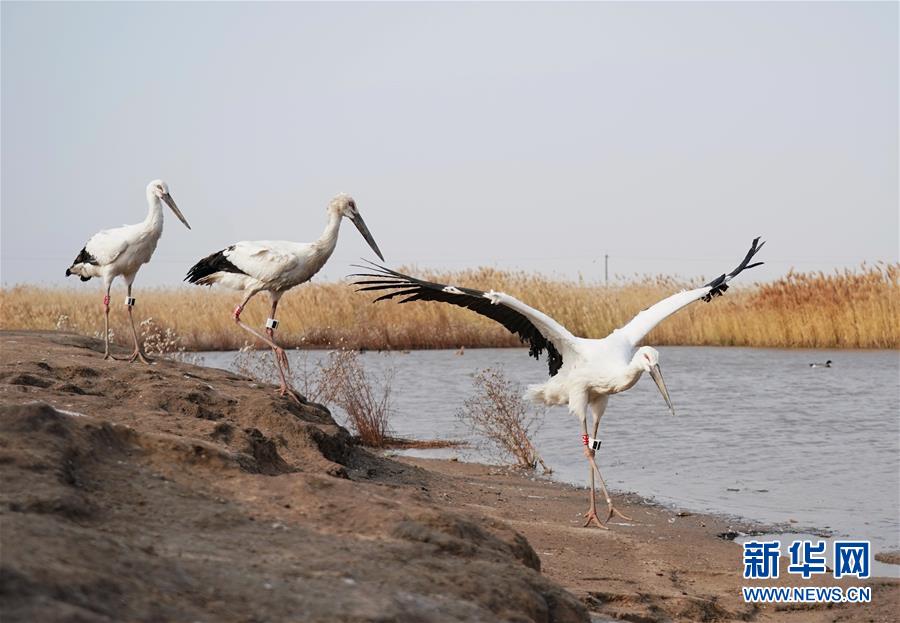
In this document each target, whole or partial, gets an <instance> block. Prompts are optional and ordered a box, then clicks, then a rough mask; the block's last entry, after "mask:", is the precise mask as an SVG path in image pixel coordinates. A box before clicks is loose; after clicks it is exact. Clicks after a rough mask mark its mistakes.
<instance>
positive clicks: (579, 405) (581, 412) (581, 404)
mask: <svg viewBox="0 0 900 623" xmlns="http://www.w3.org/2000/svg"><path fill="white" fill-rule="evenodd" d="M587 409H588V400H587V396H570V397H569V410H570V411H572V412H573V413H575V414H576V415H577V416H578V419H579V420H580V421H581V440H582V442H583V443H584V456H585V458H587V460H588V477H589V482H590V486H591V488H590V504H591V505H590V507H589V508H588V510H587V512H586V513H585V514H584V519H585V521H584V526H585V527H587V526H589V525H591V523H594V524H595V525H596V526H597V527H598V528H602V529H603V530H608V529H609V528H607V527H606V526H604V525H603V524H602V523H601V522H600V518H599V517H597V502H596V500H595V498H594V493H595V492H594V469H595V468H596V465H594V451H593V450H591V449H590V448H589V447H588V445H587V444H588V430H587ZM594 421H595V422H596V421H597V416H596V414H595V415H594ZM594 428H595V429H596V426H595V427H594Z"/></svg>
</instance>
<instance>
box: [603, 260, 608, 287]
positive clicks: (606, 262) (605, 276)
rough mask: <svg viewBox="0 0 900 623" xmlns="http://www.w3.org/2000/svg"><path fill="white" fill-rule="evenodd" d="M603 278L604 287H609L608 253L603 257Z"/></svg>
mask: <svg viewBox="0 0 900 623" xmlns="http://www.w3.org/2000/svg"><path fill="white" fill-rule="evenodd" d="M603 278H604V280H605V281H606V285H607V286H609V253H606V254H605V255H604V256H603Z"/></svg>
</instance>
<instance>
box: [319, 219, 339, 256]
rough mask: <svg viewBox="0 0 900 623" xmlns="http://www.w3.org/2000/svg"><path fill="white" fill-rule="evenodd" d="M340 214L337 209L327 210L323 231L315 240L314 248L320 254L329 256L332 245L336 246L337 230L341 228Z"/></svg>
mask: <svg viewBox="0 0 900 623" xmlns="http://www.w3.org/2000/svg"><path fill="white" fill-rule="evenodd" d="M341 218H342V217H341V214H340V212H337V211H331V210H329V212H328V224H327V225H325V231H323V232H322V235H321V236H319V239H318V240H316V242H315V245H316V249H317V251H318V252H319V253H320V254H324V256H325V258H328V257H330V256H331V254H332V252H334V247H335V246H337V240H338V232H339V231H340V229H341Z"/></svg>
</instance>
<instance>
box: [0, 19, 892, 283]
mask: <svg viewBox="0 0 900 623" xmlns="http://www.w3.org/2000/svg"><path fill="white" fill-rule="evenodd" d="M0 11H2V191H0V201H2V250H0V251H2V265H0V269H2V283H3V284H4V285H11V284H14V283H22V282H33V283H40V284H47V285H60V284H66V283H68V284H69V285H71V286H73V287H75V286H78V287H93V288H97V287H99V286H97V285H96V284H94V283H93V282H92V284H90V285H85V284H80V283H78V282H77V281H76V280H75V279H74V278H71V279H70V280H69V281H68V282H67V281H66V279H65V277H64V272H65V269H66V267H67V266H68V265H69V264H70V263H71V261H72V259H73V258H74V256H75V255H76V254H77V253H78V251H79V250H80V249H81V247H82V246H83V245H84V243H85V242H86V241H87V239H88V238H89V237H90V236H91V234H93V233H94V232H96V231H98V230H100V229H104V228H108V227H113V226H118V225H121V224H123V223H135V222H139V221H140V220H142V219H143V218H144V216H145V214H146V209H147V208H146V203H145V199H144V187H145V186H146V184H147V182H149V181H150V180H152V179H154V178H162V179H164V180H166V181H167V182H168V184H169V186H170V189H171V191H172V195H173V197H174V198H175V200H176V201H177V202H178V204H179V206H180V207H181V208H182V211H183V212H184V213H185V215H186V217H187V218H188V220H189V221H190V223H191V225H192V226H193V231H188V230H187V229H185V228H184V227H183V226H182V225H181V224H180V223H179V222H178V221H177V220H176V219H175V218H174V217H173V215H172V214H171V213H170V212H168V211H166V226H165V231H164V233H163V237H162V239H161V241H160V244H159V247H158V249H157V251H156V254H155V256H154V258H153V260H152V262H151V263H150V264H149V265H147V266H145V267H144V268H143V269H142V270H141V272H140V273H139V275H138V279H137V281H136V287H138V288H139V287H140V286H141V285H165V284H171V285H175V284H179V283H180V282H181V279H182V278H183V276H184V274H185V272H186V271H187V269H188V268H189V267H190V266H191V264H193V262H194V261H196V260H197V259H199V258H201V257H203V256H205V255H207V254H209V253H210V252H213V251H216V250H218V249H221V248H222V247H224V246H227V245H228V244H231V243H233V242H236V241H238V240H246V239H249V240H254V239H288V240H296V241H308V240H313V239H314V238H316V237H317V236H318V235H319V233H320V232H321V230H322V228H323V227H324V225H325V206H326V204H327V202H328V200H329V199H330V197H331V196H332V195H334V194H335V193H337V192H340V191H344V192H348V193H350V194H352V195H353V196H354V197H355V198H356V200H357V203H358V205H359V208H360V211H361V212H362V214H363V216H364V217H365V218H366V221H367V223H368V225H369V227H370V229H371V230H372V233H373V234H374V236H375V239H376V240H377V242H378V244H379V245H380V247H381V249H382V251H383V252H384V255H385V258H386V259H387V262H388V264H389V265H391V266H400V265H412V264H415V265H417V266H418V267H420V268H447V269H460V268H466V267H475V266H480V265H489V266H497V267H502V268H514V269H523V270H528V271H539V272H542V273H545V274H551V275H564V276H576V275H578V274H579V273H580V274H582V275H584V276H585V277H587V278H589V279H595V278H602V276H603V255H604V254H606V253H608V254H609V255H610V270H611V273H613V274H617V273H618V274H632V273H668V274H679V275H682V276H685V277H694V276H698V275H706V276H712V275H717V274H719V273H721V272H724V271H725V270H729V269H731V268H732V267H733V266H734V264H735V263H736V262H737V261H738V260H739V259H740V258H741V257H742V255H743V253H744V252H745V250H746V248H747V246H748V244H749V242H750V240H751V238H753V237H754V236H756V235H762V236H763V237H764V238H766V239H767V240H768V245H767V247H766V249H765V250H764V251H763V252H762V254H761V256H762V257H761V259H764V260H765V261H766V262H767V265H766V266H764V267H762V268H759V269H755V271H754V272H755V273H756V275H755V278H758V279H771V278H774V277H777V276H779V275H782V274H784V273H785V272H786V271H787V270H788V269H789V268H790V267H791V266H794V267H796V268H797V269H799V270H819V269H821V270H832V269H833V268H835V267H845V266H855V265H858V264H859V262H861V261H863V260H867V261H870V262H872V261H876V260H886V261H898V245H900V240H898V236H900V223H898V109H900V107H898V4H897V3H894V2H884V3H855V2H854V3H837V2H832V3H814V2H806V3H797V4H792V3H791V4H788V3H706V4H691V3H662V4H655V3H646V4H643V3H625V4H622V3H598V4H588V3H574V4H559V3H553V4H549V3H548V4H540V3H532V4H512V3H498V4H482V3H466V4H434V3H398V4H351V3H346V4H315V3H302V4H287V3H274V4H261V3H197V4H176V3H116V4H101V3H90V4H81V3H63V4H45V3H32V4H22V3H11V2H3V3H2V6H0ZM360 257H366V258H371V257H373V255H372V253H371V252H370V251H369V250H368V248H367V247H366V245H365V243H364V242H363V240H362V238H361V237H360V236H359V235H358V234H357V233H356V231H355V229H354V228H353V227H352V225H351V224H350V223H345V225H344V228H343V231H342V234H341V240H340V241H339V243H338V248H337V251H336V252H335V254H334V256H333V257H332V260H331V261H330V262H329V264H328V265H327V266H326V268H325V269H324V271H323V273H321V274H320V278H326V279H337V278H340V277H342V276H343V275H346V274H347V273H348V272H351V269H350V267H349V265H350V264H351V263H353V262H355V261H358V258H360ZM748 276H749V273H748ZM483 285H484V286H486V287H487V286H489V285H490V284H483Z"/></svg>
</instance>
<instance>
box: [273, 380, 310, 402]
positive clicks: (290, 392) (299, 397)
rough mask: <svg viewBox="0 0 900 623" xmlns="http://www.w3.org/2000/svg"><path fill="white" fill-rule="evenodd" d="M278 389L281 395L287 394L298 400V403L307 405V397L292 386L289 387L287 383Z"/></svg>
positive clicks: (295, 400)
mask: <svg viewBox="0 0 900 623" xmlns="http://www.w3.org/2000/svg"><path fill="white" fill-rule="evenodd" d="M277 391H278V395H279V396H281V397H282V398H283V397H285V396H287V397H288V398H290V399H292V400H293V401H294V402H296V403H297V404H298V405H305V404H306V402H307V400H306V397H305V396H304V395H303V394H300V393H298V392H297V391H296V390H294V389H293V388H291V387H288V386H287V385H282V386H281V387H279V388H278V390H277Z"/></svg>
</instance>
